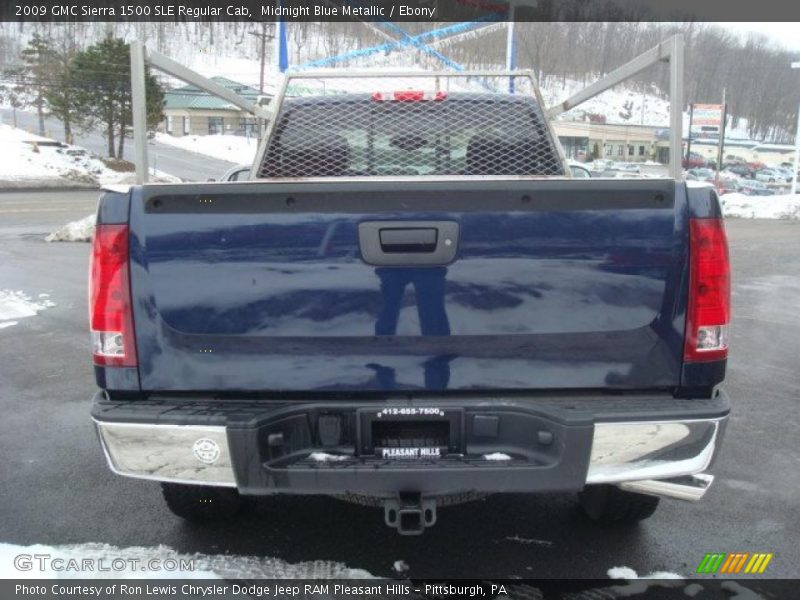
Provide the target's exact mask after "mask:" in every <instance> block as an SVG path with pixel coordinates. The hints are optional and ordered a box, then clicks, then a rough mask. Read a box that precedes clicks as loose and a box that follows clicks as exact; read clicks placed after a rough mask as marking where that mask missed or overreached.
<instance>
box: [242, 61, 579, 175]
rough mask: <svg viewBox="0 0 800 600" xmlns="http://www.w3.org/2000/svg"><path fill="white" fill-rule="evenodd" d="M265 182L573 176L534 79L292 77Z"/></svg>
mask: <svg viewBox="0 0 800 600" xmlns="http://www.w3.org/2000/svg"><path fill="white" fill-rule="evenodd" d="M274 105H275V108H274V112H273V114H274V115H276V116H275V117H274V118H273V119H272V120H271V121H270V123H269V124H268V127H267V131H266V133H265V135H264V139H263V141H262V144H261V146H260V147H259V150H258V152H257V154H256V159H255V162H254V163H253V168H252V172H253V173H254V174H255V178H276V177H278V178H282V177H292V178H296V177H363V176H391V177H402V176H407V177H408V176H410V177H417V176H418V177H424V176H444V175H451V176H452V175H527V176H545V175H551V176H552V175H555V176H559V175H564V174H565V172H566V169H565V163H564V157H563V153H562V152H561V149H560V145H559V144H558V138H557V137H556V136H555V135H554V134H553V132H552V130H551V128H550V124H549V122H548V119H547V118H546V117H545V115H544V110H543V108H542V103H541V97H540V96H539V94H538V87H537V86H536V83H535V80H534V78H533V74H532V73H530V72H525V71H514V72H510V71H506V72H502V71H501V72H490V71H487V72H460V73H453V72H433V73H426V72H413V71H412V72H385V73H381V74H376V73H375V72H374V71H373V72H342V73H339V74H337V73H327V72H326V73H297V74H288V75H287V76H286V77H285V79H284V82H283V86H282V87H281V89H280V91H279V92H278V95H277V97H276V99H275V102H274Z"/></svg>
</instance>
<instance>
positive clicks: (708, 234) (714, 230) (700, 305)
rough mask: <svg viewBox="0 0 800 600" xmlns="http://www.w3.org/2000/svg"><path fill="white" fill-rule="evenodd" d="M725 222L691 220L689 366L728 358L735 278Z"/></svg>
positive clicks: (686, 354)
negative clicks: (729, 255)
mask: <svg viewBox="0 0 800 600" xmlns="http://www.w3.org/2000/svg"><path fill="white" fill-rule="evenodd" d="M730 270H731V267H730V260H729V257H728V240H727V237H726V235H725V224H724V223H723V221H722V219H690V220H689V305H688V309H687V311H686V335H685V340H684V352H683V358H684V361H686V362H705V361H713V360H723V359H725V358H727V356H728V327H729V325H730V320H731V279H730V278H731V275H730Z"/></svg>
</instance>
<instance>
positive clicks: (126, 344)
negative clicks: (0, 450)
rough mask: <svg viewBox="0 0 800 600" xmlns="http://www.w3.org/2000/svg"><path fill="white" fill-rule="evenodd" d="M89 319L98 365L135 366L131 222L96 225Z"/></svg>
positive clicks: (90, 270)
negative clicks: (131, 284)
mask: <svg viewBox="0 0 800 600" xmlns="http://www.w3.org/2000/svg"><path fill="white" fill-rule="evenodd" d="M89 323H90V325H89V326H90V328H91V331H92V353H93V356H94V362H95V364H97V365H105V366H117V367H135V366H136V364H137V363H136V344H135V340H134V333H133V313H132V310H131V287H130V272H129V270H128V226H127V225H97V227H96V229H95V234H94V241H93V244H92V257H91V263H90V267H89Z"/></svg>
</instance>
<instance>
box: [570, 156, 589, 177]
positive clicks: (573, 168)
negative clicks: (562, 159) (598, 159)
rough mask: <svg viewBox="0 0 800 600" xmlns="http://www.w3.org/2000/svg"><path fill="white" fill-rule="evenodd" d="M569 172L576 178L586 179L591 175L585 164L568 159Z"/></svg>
mask: <svg viewBox="0 0 800 600" xmlns="http://www.w3.org/2000/svg"><path fill="white" fill-rule="evenodd" d="M569 172H570V174H571V175H572V176H573V177H575V178H576V179H587V178H590V177H591V176H592V172H591V171H590V170H589V169H587V168H586V165H582V164H580V163H577V162H575V161H572V160H571V161H569Z"/></svg>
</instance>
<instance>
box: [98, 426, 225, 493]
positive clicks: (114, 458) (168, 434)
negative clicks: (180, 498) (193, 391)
mask: <svg viewBox="0 0 800 600" xmlns="http://www.w3.org/2000/svg"><path fill="white" fill-rule="evenodd" d="M92 420H93V421H94V423H95V426H96V427H97V433H98V437H99V438H100V445H101V446H102V447H103V453H104V454H105V456H106V461H107V462H108V466H109V468H110V469H111V470H112V471H113V472H114V473H116V474H117V475H124V476H126V477H135V478H137V479H149V480H151V481H168V482H171V483H187V484H203V485H213V486H224V487H236V478H235V476H234V473H233V463H232V461H231V456H230V450H229V448H228V436H227V434H226V432H225V427H214V426H207V425H154V424H149V423H109V422H104V421H98V420H97V419H92ZM200 439H210V440H212V441H213V442H215V443H216V445H217V447H218V448H219V457H218V458H217V459H216V460H215V461H214V462H213V463H212V464H207V463H204V462H202V461H200V460H199V459H198V458H196V457H195V455H194V453H193V446H194V444H195V442H197V441H198V440H200Z"/></svg>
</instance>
